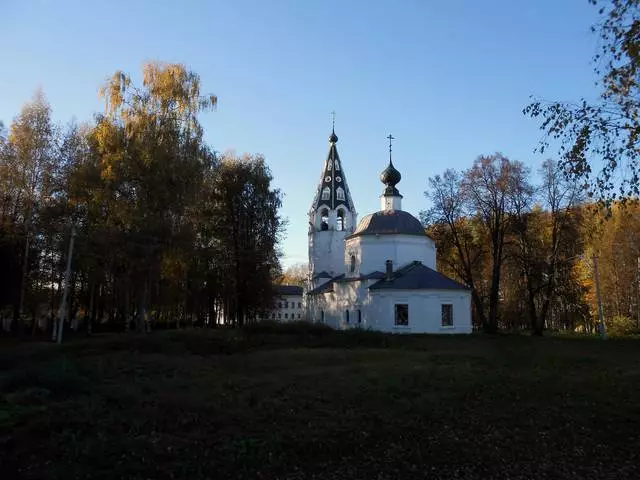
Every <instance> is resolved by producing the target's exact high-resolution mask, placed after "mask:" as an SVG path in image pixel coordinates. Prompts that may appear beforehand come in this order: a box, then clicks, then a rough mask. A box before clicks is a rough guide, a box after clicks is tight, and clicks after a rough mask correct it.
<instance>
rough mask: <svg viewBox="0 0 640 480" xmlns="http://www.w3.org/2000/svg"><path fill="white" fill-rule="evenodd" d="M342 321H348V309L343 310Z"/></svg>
mask: <svg viewBox="0 0 640 480" xmlns="http://www.w3.org/2000/svg"><path fill="white" fill-rule="evenodd" d="M344 321H345V322H347V323H349V310H345V311H344Z"/></svg>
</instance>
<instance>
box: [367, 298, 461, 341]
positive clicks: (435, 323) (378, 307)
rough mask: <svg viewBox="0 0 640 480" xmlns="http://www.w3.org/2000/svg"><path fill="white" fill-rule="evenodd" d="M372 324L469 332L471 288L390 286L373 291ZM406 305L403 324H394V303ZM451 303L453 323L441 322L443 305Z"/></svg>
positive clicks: (400, 329) (403, 330)
mask: <svg viewBox="0 0 640 480" xmlns="http://www.w3.org/2000/svg"><path fill="white" fill-rule="evenodd" d="M372 297H373V299H372V301H371V307H372V308H371V312H370V315H371V317H370V318H371V323H370V325H371V328H373V329H374V330H380V331H384V332H392V333H445V334H455V333H471V331H472V324H471V292H469V291H467V290H393V291H385V292H383V293H378V292H375V293H373V295H372ZM396 304H406V305H408V307H409V321H408V325H406V326H399V325H395V305H396ZM443 304H450V305H452V312H453V325H452V326H442V305H443Z"/></svg>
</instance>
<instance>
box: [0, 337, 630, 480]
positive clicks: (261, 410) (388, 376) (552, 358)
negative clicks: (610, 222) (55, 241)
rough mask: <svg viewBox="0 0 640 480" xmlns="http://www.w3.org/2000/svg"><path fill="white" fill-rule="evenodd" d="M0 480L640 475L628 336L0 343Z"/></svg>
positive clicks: (131, 339) (118, 339)
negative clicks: (613, 337) (599, 338)
mask: <svg viewBox="0 0 640 480" xmlns="http://www.w3.org/2000/svg"><path fill="white" fill-rule="evenodd" d="M0 391H1V397H0V466H1V470H0V477H1V478H3V479H10V478H34V479H36V478H37V479H43V478H61V479H62V478H64V479H72V478H82V479H86V478H100V479H114V478H131V479H147V478H150V479H164V478H190V479H197V478H220V479H226V478H229V479H235V478H247V479H260V478H283V479H302V478H317V479H413V478H416V479H417V478H483V479H485V478H509V479H517V478H531V479H541V478H549V479H552V478H553V479H562V478H576V479H578V478H580V479H582V478H593V479H596V478H597V479H608V478H611V479H620V478H640V342H638V341H633V340H608V341H605V342H603V341H599V340H595V339H560V338H542V339H538V338H528V337H519V336H497V337H484V336H469V337H433V336H411V337H409V336H404V337H395V336H394V337H391V336H386V335H380V334H366V333H363V332H360V333H355V334H354V333H326V332H322V331H318V332H315V333H314V334H309V333H305V332H304V331H295V329H294V330H292V331H290V332H289V333H277V334H276V333H269V332H268V331H260V330H255V331H252V332H239V331H233V330H223V331H205V330H193V331H184V332H154V333H152V334H150V335H146V336H142V335H139V336H138V335H124V334H122V335H117V334H115V335H107V336H103V337H94V338H91V339H86V340H71V341H70V342H69V343H68V344H66V345H65V346H63V347H62V348H60V347H58V346H56V345H50V344H34V343H31V344H12V343H9V342H6V341H5V342H4V343H0Z"/></svg>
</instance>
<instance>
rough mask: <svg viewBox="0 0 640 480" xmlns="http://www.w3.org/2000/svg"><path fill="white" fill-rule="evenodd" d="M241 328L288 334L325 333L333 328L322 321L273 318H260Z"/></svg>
mask: <svg viewBox="0 0 640 480" xmlns="http://www.w3.org/2000/svg"><path fill="white" fill-rule="evenodd" d="M242 330H243V331H244V332H246V333H248V334H258V333H262V334H264V333H276V334H288V335H313V336H318V335H325V334H328V333H332V332H334V330H333V329H332V328H331V327H329V326H327V325H324V324H322V323H311V322H307V321H304V320H296V321H293V322H276V321H275V320H262V321H259V322H255V323H248V324H246V325H245V326H244V327H243V328H242Z"/></svg>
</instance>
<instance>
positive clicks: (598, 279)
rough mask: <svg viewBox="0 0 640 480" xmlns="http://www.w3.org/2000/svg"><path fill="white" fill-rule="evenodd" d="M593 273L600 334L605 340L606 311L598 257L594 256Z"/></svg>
mask: <svg viewBox="0 0 640 480" xmlns="http://www.w3.org/2000/svg"><path fill="white" fill-rule="evenodd" d="M593 273H594V276H595V282H596V296H597V298H598V316H599V317H600V336H601V337H602V339H603V340H604V339H605V338H607V332H606V331H605V328H604V313H603V311H602V298H601V297H600V273H599V272H598V257H597V256H596V255H594V256H593Z"/></svg>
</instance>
